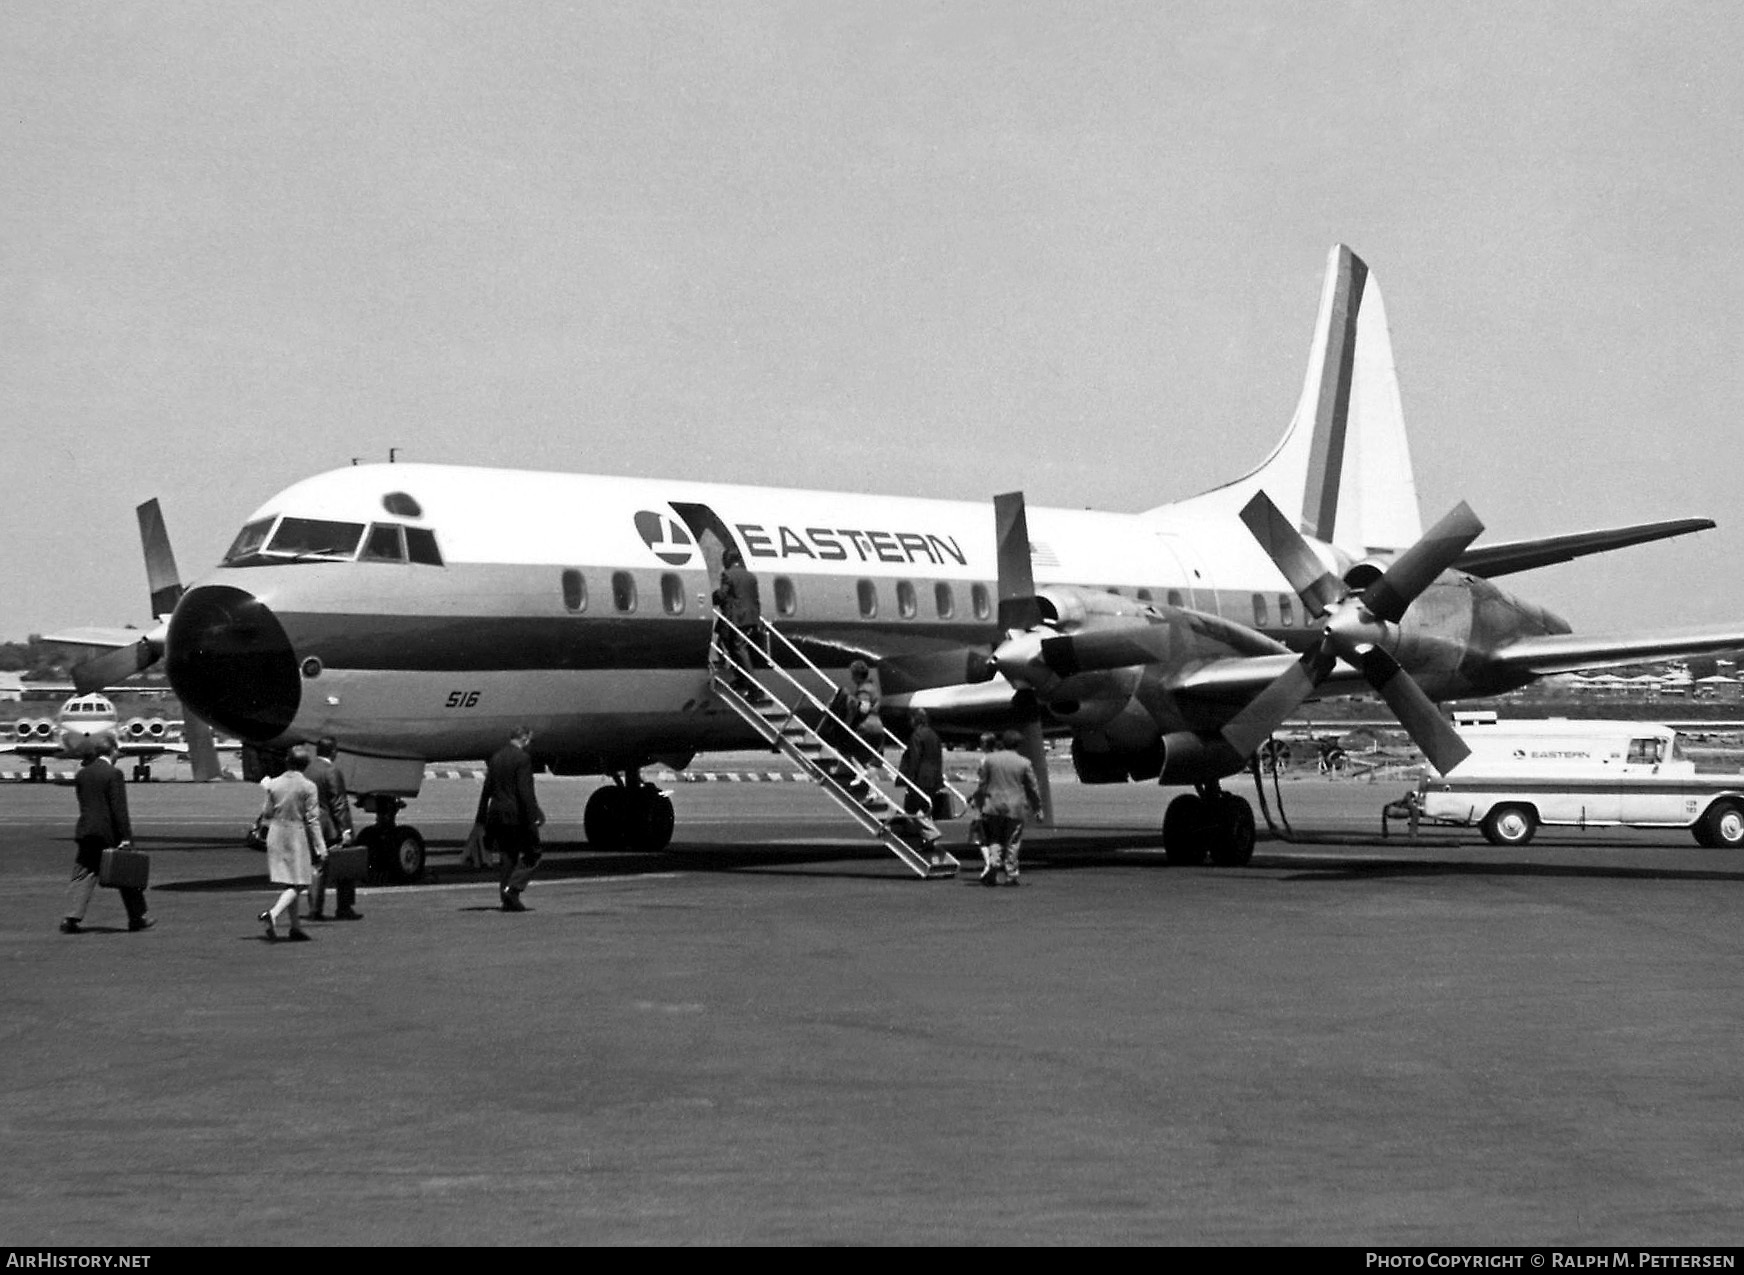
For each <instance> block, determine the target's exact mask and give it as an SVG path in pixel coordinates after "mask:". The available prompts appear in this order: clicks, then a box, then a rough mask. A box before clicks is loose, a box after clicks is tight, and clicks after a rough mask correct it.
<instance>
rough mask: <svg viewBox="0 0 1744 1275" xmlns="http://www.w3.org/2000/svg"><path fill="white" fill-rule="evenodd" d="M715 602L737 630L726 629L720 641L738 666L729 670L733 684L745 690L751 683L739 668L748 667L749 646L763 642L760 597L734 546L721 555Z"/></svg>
mask: <svg viewBox="0 0 1744 1275" xmlns="http://www.w3.org/2000/svg"><path fill="white" fill-rule="evenodd" d="M715 605H717V606H718V607H720V609H721V614H722V615H724V616H726V617H727V619H728V620H730V621H732V623H733V625H734V627H735V628H737V629H738V630H739V633H735V632H733V631H732V629H728V630H727V631H726V634H725V639H724V641H723V643H722V645H724V646H725V647H726V649H727V656H728V657H729V658H730V659H731V660H732V661H733V663H734V664H736V665H737V666H738V668H734V669H733V670H732V683H733V685H734V687H735V688H737V689H738V690H739V691H741V692H744V691H748V690H750V689H752V687H751V683H750V681H749V680H748V679H747V678H746V676H745V674H743V673H741V672H740V671H739V669H749V668H750V667H751V648H752V647H753V646H761V645H762V644H763V640H764V639H763V597H762V593H761V591H760V590H759V589H758V587H757V577H756V576H755V575H754V574H752V572H751V570H750V569H749V568H748V567H746V566H745V560H744V558H742V557H740V556H739V551H738V550H737V549H728V550H727V551H726V552H725V553H724V554H722V555H721V587H720V588H718V589H716V590H715ZM740 633H742V634H743V635H744V636H743V637H741V636H740ZM747 639H749V640H747Z"/></svg>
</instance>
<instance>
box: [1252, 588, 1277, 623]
mask: <svg viewBox="0 0 1744 1275" xmlns="http://www.w3.org/2000/svg"><path fill="white" fill-rule="evenodd" d="M1253 607H1254V624H1255V625H1257V626H1258V627H1259V628H1262V629H1263V628H1265V627H1266V625H1268V624H1270V623H1271V622H1272V621H1271V617H1270V616H1269V615H1267V614H1266V595H1265V594H1263V593H1256V594H1254V595H1253Z"/></svg>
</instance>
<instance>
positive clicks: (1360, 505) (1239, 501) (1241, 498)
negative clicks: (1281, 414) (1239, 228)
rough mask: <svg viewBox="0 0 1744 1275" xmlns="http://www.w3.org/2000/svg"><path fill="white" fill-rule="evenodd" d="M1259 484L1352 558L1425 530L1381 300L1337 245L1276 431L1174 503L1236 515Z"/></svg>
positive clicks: (1354, 259)
mask: <svg viewBox="0 0 1744 1275" xmlns="http://www.w3.org/2000/svg"><path fill="white" fill-rule="evenodd" d="M1262 490H1263V491H1265V492H1266V494H1267V495H1269V496H1270V497H1271V499H1272V502H1273V503H1274V504H1275V505H1276V506H1277V507H1278V509H1279V510H1280V511H1281V512H1282V513H1283V514H1284V515H1285V516H1286V517H1287V518H1289V519H1290V520H1291V521H1292V522H1294V523H1295V524H1296V525H1297V526H1298V527H1299V528H1300V529H1301V530H1302V532H1303V534H1304V535H1307V536H1311V537H1313V538H1314V539H1316V540H1322V541H1326V542H1329V543H1332V544H1336V545H1338V546H1339V547H1340V548H1341V549H1344V550H1346V551H1348V552H1349V553H1351V554H1352V555H1353V556H1355V557H1363V556H1366V555H1367V554H1370V553H1374V552H1383V551H1387V550H1395V549H1401V548H1403V547H1404V546H1406V545H1410V544H1413V543H1415V542H1416V540H1417V539H1418V538H1419V537H1420V536H1421V535H1422V534H1423V523H1422V519H1421V517H1420V516H1419V514H1418V510H1417V481H1416V478H1415V477H1414V475H1413V473H1412V470H1411V451H1410V448H1409V446H1408V445H1407V443H1406V441H1405V412H1404V408H1403V406H1402V405H1401V403H1400V401H1399V378H1398V375H1397V373H1396V372H1395V371H1394V368H1393V342H1392V338H1391V337H1390V336H1389V335H1388V332H1387V311H1386V306H1385V305H1384V304H1383V303H1382V301H1381V289H1380V285H1379V284H1378V283H1377V282H1376V281H1375V279H1374V278H1373V276H1371V275H1370V274H1369V269H1368V266H1367V265H1365V264H1364V263H1363V260H1362V258H1360V257H1358V256H1357V255H1356V254H1355V253H1353V252H1352V251H1351V250H1350V249H1349V248H1347V247H1345V246H1344V245H1343V244H1334V245H1333V247H1332V251H1331V252H1330V253H1329V254H1328V255H1327V259H1326V282H1325V284H1324V285H1323V286H1322V288H1321V292H1320V313H1319V316H1318V317H1317V318H1316V320H1315V323H1314V344H1313V346H1312V347H1311V348H1310V350H1309V354H1308V375H1307V377H1306V379H1305V380H1304V381H1303V383H1302V397H1301V399H1300V400H1299V401H1298V403H1297V404H1296V414H1295V415H1294V416H1293V417H1291V419H1290V427H1289V429H1287V430H1286V431H1285V432H1284V437H1283V438H1282V439H1281V440H1280V441H1279V443H1278V445H1277V446H1276V447H1275V448H1273V449H1272V453H1271V455H1269V456H1267V457H1266V459H1265V460H1263V461H1261V462H1260V464H1259V466H1258V467H1257V468H1256V469H1254V470H1252V471H1250V472H1249V473H1247V474H1244V475H1243V476H1242V477H1240V478H1238V479H1236V480H1235V481H1234V482H1231V483H1226V484H1224V485H1223V486H1221V487H1215V488H1213V489H1212V490H1210V491H1208V492H1205V493H1203V494H1202V495H1198V496H1194V497H1192V498H1191V499H1189V500H1185V501H1181V502H1178V503H1177V504H1175V505H1174V506H1173V508H1174V509H1177V510H1180V509H1188V510H1193V511H1195V512H1200V511H1203V512H1207V513H1209V512H1216V511H1224V508H1225V506H1227V512H1228V514H1229V515H1231V516H1235V515H1236V514H1237V513H1238V512H1239V511H1240V509H1241V508H1242V507H1243V506H1244V505H1246V504H1247V503H1248V501H1250V500H1251V499H1253V496H1254V494H1255V493H1256V492H1259V491H1262Z"/></svg>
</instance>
